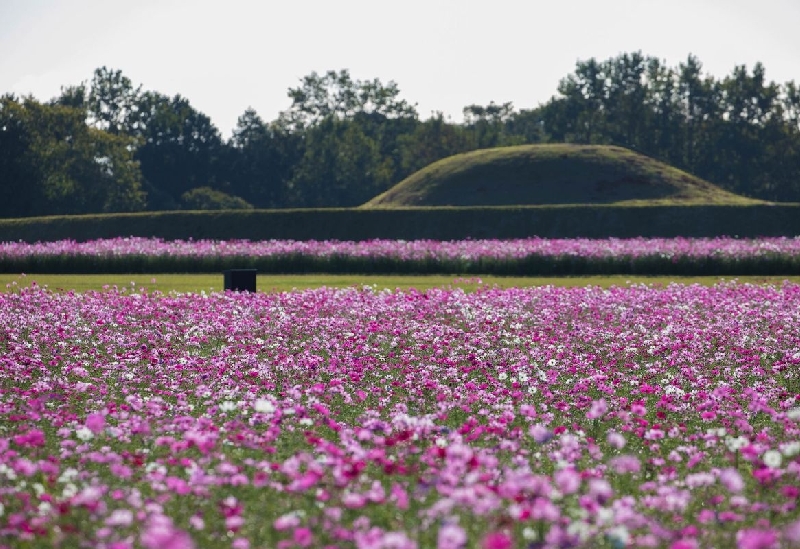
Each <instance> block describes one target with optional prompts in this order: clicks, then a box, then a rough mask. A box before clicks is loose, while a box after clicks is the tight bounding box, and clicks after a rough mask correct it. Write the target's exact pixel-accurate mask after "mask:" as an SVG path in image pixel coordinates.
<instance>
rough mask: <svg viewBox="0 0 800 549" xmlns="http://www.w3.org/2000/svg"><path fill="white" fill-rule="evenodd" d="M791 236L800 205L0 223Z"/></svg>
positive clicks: (357, 234)
mask: <svg viewBox="0 0 800 549" xmlns="http://www.w3.org/2000/svg"><path fill="white" fill-rule="evenodd" d="M795 235H800V204H780V205H774V206H769V205H763V206H762V205H758V206H608V205H578V206H563V205H557V206H528V207H522V206H520V207H481V208H409V209H393V210H380V209H378V210H366V209H304V210H250V211H223V212H219V211H217V212H185V211H184V212H152V213H136V214H105V215H84V216H60V217H59V216H55V217H40V218H23V219H4V220H0V241H17V240H22V241H25V242H37V241H55V240H64V239H73V240H77V241H85V240H94V239H98V238H114V237H119V236H142V237H159V238H164V239H167V240H178V239H189V238H195V239H215V240H230V239H248V240H267V239H285V240H354V241H361V240H369V239H374V238H384V239H403V240H418V239H434V240H462V239H466V238H476V239H477V238H481V239H484V238H500V239H508V238H525V237H530V236H540V237H545V238H577V237H587V238H608V237H619V238H632V237H636V236H644V237H675V236H685V237H714V236H740V237H758V236H795Z"/></svg>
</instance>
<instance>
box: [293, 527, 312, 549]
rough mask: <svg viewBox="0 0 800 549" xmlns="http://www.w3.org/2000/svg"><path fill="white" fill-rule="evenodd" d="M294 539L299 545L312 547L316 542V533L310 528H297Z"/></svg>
mask: <svg viewBox="0 0 800 549" xmlns="http://www.w3.org/2000/svg"><path fill="white" fill-rule="evenodd" d="M292 539H293V540H294V542H295V544H296V545H297V546H298V547H311V545H312V544H313V543H314V534H312V532H311V530H309V529H308V528H295V530H294V533H293V534H292Z"/></svg>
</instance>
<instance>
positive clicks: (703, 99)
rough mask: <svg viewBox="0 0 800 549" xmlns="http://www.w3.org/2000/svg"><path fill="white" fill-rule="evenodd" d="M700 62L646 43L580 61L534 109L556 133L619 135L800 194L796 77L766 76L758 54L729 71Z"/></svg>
mask: <svg viewBox="0 0 800 549" xmlns="http://www.w3.org/2000/svg"><path fill="white" fill-rule="evenodd" d="M702 69H703V67H702V63H701V62H700V60H699V59H697V57H695V56H693V55H690V56H689V57H688V58H687V60H686V61H685V62H684V63H680V64H679V65H678V67H676V68H670V67H667V66H666V65H665V64H664V63H663V62H662V61H660V60H658V59H656V58H653V57H645V56H643V55H642V54H641V53H640V52H636V53H633V54H622V55H619V56H618V57H616V58H611V59H608V60H606V61H602V62H601V61H597V60H596V59H594V58H592V59H589V60H586V61H579V62H578V63H577V65H576V68H575V72H574V73H573V74H570V75H568V76H567V77H566V78H564V79H563V80H562V81H561V83H560V85H559V88H558V91H559V96H557V97H554V98H553V99H552V100H551V101H549V102H548V103H547V104H545V105H543V106H541V107H540V108H539V109H536V110H535V111H534V115H535V116H536V117H538V119H539V121H540V122H541V123H542V124H543V126H544V131H545V133H546V135H547V137H548V138H549V139H550V140H551V141H558V142H572V143H586V144H590V143H595V144H613V145H619V146H623V147H626V148H630V149H633V150H636V151H639V152H643V153H645V154H647V155H649V156H652V157H654V158H657V159H659V160H662V161H664V162H667V163H669V164H672V165H674V166H676V167H678V168H680V169H683V170H686V171H688V172H690V173H692V174H694V175H696V176H698V177H701V178H703V179H706V180H708V181H711V182H712V183H715V184H717V185H720V186H721V187H723V188H725V189H727V190H730V191H733V192H736V193H740V194H744V195H746V196H751V197H755V198H760V199H764V200H773V201H797V200H798V199H800V183H798V182H799V181H800V123H798V116H797V113H798V105H800V97H798V92H797V87H796V85H795V84H794V82H788V83H786V84H785V85H783V86H779V85H777V84H775V83H774V82H768V81H767V80H766V75H765V70H764V67H763V66H762V65H761V64H760V63H757V64H756V65H755V66H754V67H753V70H752V71H748V69H747V67H746V66H744V65H742V66H737V67H735V68H734V70H733V72H732V73H731V75H729V76H727V77H725V78H724V79H723V80H722V81H719V80H716V79H714V78H713V77H711V76H706V75H704V74H703V70H702ZM529 116H530V115H529Z"/></svg>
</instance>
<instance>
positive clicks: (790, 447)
mask: <svg viewBox="0 0 800 549" xmlns="http://www.w3.org/2000/svg"><path fill="white" fill-rule="evenodd" d="M780 448H781V453H782V454H783V455H784V456H786V457H787V458H788V457H792V456H796V455H797V454H800V440H793V441H792V442H784V443H783V444H781V446H780Z"/></svg>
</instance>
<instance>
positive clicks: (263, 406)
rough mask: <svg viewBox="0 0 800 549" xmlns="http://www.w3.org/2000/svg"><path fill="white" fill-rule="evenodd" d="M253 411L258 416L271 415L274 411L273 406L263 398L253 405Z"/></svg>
mask: <svg viewBox="0 0 800 549" xmlns="http://www.w3.org/2000/svg"><path fill="white" fill-rule="evenodd" d="M253 409H254V410H255V411H256V412H258V413H259V414H271V413H272V412H274V411H275V405H274V404H272V402H270V401H269V400H267V399H265V398H259V399H258V400H256V401H255V402H254V403H253Z"/></svg>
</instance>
